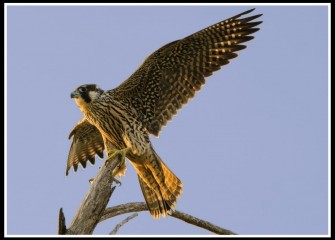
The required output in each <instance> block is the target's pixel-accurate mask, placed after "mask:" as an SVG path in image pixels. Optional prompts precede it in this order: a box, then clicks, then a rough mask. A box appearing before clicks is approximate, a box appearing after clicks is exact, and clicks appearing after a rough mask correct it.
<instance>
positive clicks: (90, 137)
mask: <svg viewBox="0 0 335 240" xmlns="http://www.w3.org/2000/svg"><path fill="white" fill-rule="evenodd" d="M72 136H73V141H72V144H71V148H70V152H69V156H68V159H67V166H66V175H68V173H69V170H70V168H71V167H72V166H73V168H74V171H75V172H76V171H77V169H78V164H79V163H80V164H81V165H82V166H83V167H84V168H85V167H86V163H87V161H90V162H91V163H92V164H94V163H95V155H96V154H97V155H98V156H99V157H100V158H103V156H104V154H103V151H104V142H103V139H102V136H101V134H100V132H99V130H98V129H97V128H96V127H95V126H93V125H92V124H90V123H89V122H88V121H87V120H86V119H85V118H84V119H82V120H80V121H79V122H78V123H77V125H76V126H75V127H74V128H73V130H72V131H71V133H70V135H69V139H71V137H72Z"/></svg>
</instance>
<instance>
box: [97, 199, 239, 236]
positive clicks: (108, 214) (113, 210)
mask: <svg viewBox="0 0 335 240" xmlns="http://www.w3.org/2000/svg"><path fill="white" fill-rule="evenodd" d="M141 211H148V208H147V205H146V203H143V202H134V203H127V204H122V205H118V206H115V207H110V208H107V209H106V210H105V212H104V213H103V215H102V217H101V219H100V222H102V221H104V220H107V219H109V218H112V217H115V216H118V215H121V214H125V213H130V212H141ZM171 216H172V217H175V218H178V219H180V220H183V221H184V222H187V223H190V224H192V225H195V226H197V227H200V228H203V229H206V230H208V231H211V232H213V233H216V234H222V235H236V233H234V232H232V231H230V230H227V229H224V228H221V227H218V226H216V225H214V224H212V223H210V222H207V221H204V220H201V219H199V218H196V217H193V216H191V215H189V214H186V213H183V212H180V211H177V210H176V211H174V212H173V213H172V215H171Z"/></svg>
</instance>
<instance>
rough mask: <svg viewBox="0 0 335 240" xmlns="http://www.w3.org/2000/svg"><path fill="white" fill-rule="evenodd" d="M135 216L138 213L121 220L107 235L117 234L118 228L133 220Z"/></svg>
mask: <svg viewBox="0 0 335 240" xmlns="http://www.w3.org/2000/svg"><path fill="white" fill-rule="evenodd" d="M137 216H138V213H134V214H132V215H130V216H128V217H127V218H126V219H124V220H122V221H121V222H120V223H119V224H118V225H116V226H115V228H114V229H113V231H111V232H110V233H109V235H115V234H116V233H117V231H119V229H120V227H122V226H123V225H124V224H126V223H127V222H129V221H130V220H131V219H133V218H135V217H137Z"/></svg>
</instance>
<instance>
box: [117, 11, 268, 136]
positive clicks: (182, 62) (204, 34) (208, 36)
mask: <svg viewBox="0 0 335 240" xmlns="http://www.w3.org/2000/svg"><path fill="white" fill-rule="evenodd" d="M253 10H254V9H251V10H249V11H246V12H243V13H241V14H238V15H236V16H234V17H231V18H229V19H226V20H224V21H221V22H219V23H217V24H214V25H212V26H210V27H208V28H205V29H203V30H201V31H199V32H196V33H194V34H192V35H190V36H188V37H186V38H183V39H181V40H178V41H174V42H171V43H169V44H167V45H165V46H163V47H161V48H160V49H158V50H157V51H156V52H154V53H153V54H151V55H150V56H149V57H148V58H147V59H146V60H145V61H144V63H143V64H142V65H141V66H140V67H139V68H138V69H137V70H136V71H135V72H134V73H133V74H132V75H131V76H130V77H129V78H128V79H127V80H126V81H125V82H123V83H122V84H121V85H120V86H118V87H117V88H116V89H114V91H113V93H114V94H115V96H116V97H119V98H121V99H122V100H123V101H127V104H130V105H131V106H132V107H133V108H134V109H136V110H137V111H138V115H139V118H140V119H139V120H141V121H142V122H143V124H144V126H145V127H146V128H147V131H148V132H149V133H151V134H153V135H155V136H158V134H159V131H160V130H161V128H162V127H163V126H165V125H166V124H167V122H168V121H169V120H170V119H171V118H172V117H173V115H175V114H176V113H177V110H178V109H180V108H181V107H182V105H183V104H185V103H187V102H188V100H189V99H190V98H192V97H194V95H195V93H196V92H197V91H199V90H200V88H201V86H202V85H203V84H205V77H208V76H210V75H212V73H213V72H214V71H217V70H219V69H220V67H221V66H222V65H226V64H228V63H229V61H230V59H232V58H235V57H237V54H236V51H239V50H242V49H244V48H246V46H244V45H242V44H241V43H244V42H247V41H249V40H251V39H253V38H254V37H253V36H249V35H250V34H252V33H254V32H256V31H258V30H259V28H255V26H257V25H259V24H260V23H262V22H260V21H259V22H255V21H252V20H254V19H256V18H258V17H260V16H261V14H259V15H254V16H251V17H247V18H240V17H241V16H242V15H246V14H248V13H250V12H252V11H253Z"/></svg>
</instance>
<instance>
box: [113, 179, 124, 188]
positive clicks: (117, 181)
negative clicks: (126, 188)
mask: <svg viewBox="0 0 335 240" xmlns="http://www.w3.org/2000/svg"><path fill="white" fill-rule="evenodd" d="M113 181H114V182H115V183H116V184H119V187H120V186H121V185H122V183H121V182H120V181H119V180H117V179H116V178H114V177H113Z"/></svg>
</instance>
